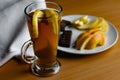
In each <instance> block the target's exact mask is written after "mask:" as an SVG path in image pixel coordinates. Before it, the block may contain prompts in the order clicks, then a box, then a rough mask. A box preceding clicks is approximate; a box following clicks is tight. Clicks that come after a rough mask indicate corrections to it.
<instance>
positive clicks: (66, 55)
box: [57, 50, 106, 58]
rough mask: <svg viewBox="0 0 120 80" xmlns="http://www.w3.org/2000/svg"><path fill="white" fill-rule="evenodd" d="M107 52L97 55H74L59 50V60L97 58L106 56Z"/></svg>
mask: <svg viewBox="0 0 120 80" xmlns="http://www.w3.org/2000/svg"><path fill="white" fill-rule="evenodd" d="M104 53H105V52H102V53H100V54H99V53H97V54H87V55H84V54H72V53H67V52H63V51H59V50H58V54H57V57H58V58H88V57H95V56H96V57H97V56H104V55H106V54H104Z"/></svg>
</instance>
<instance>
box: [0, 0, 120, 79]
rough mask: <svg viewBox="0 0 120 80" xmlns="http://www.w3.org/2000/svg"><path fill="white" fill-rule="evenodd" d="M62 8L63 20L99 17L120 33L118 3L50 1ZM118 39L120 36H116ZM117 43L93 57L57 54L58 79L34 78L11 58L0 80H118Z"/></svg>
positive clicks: (119, 57) (119, 52)
mask: <svg viewBox="0 0 120 80" xmlns="http://www.w3.org/2000/svg"><path fill="white" fill-rule="evenodd" d="M49 1H54V2H57V3H59V4H61V5H62V7H63V16H64V15H71V14H88V15H94V16H101V17H104V18H105V19H107V20H109V21H110V22H112V23H113V24H114V25H115V26H116V28H117V29H118V32H119V31H120V0H49ZM119 35H120V34H119ZM119 46H120V40H118V42H117V43H116V44H115V45H114V46H113V47H112V48H110V49H109V50H106V51H104V52H101V53H99V54H94V55H86V56H81V55H72V54H67V53H59V55H58V59H59V61H60V62H61V64H62V67H61V70H60V72H59V73H58V74H57V75H54V76H51V77H37V76H34V75H33V74H32V73H31V71H30V69H29V68H30V67H29V65H28V64H26V63H24V62H22V61H21V60H18V59H16V58H13V59H12V60H10V61H9V62H8V63H6V64H5V65H4V66H3V67H1V68H0V80H120V47H119Z"/></svg>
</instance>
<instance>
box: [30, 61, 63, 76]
mask: <svg viewBox="0 0 120 80" xmlns="http://www.w3.org/2000/svg"><path fill="white" fill-rule="evenodd" d="M60 67H61V64H60V62H59V61H56V63H55V64H53V65H52V66H50V67H46V68H44V67H41V66H38V65H37V64H35V63H33V64H32V66H31V69H32V72H33V74H35V75H37V76H42V77H45V76H52V75H54V74H57V73H58V72H59V70H60Z"/></svg>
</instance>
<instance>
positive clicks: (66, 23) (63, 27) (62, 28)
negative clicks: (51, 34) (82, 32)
mask: <svg viewBox="0 0 120 80" xmlns="http://www.w3.org/2000/svg"><path fill="white" fill-rule="evenodd" d="M66 26H71V22H70V21H67V20H62V21H61V23H60V31H64V30H65V27H66Z"/></svg>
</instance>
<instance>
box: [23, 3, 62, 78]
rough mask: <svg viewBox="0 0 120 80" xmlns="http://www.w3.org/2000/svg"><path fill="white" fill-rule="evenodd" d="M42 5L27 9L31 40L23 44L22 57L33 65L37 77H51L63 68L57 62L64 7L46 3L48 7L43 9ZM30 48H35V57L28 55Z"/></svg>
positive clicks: (30, 6)
mask: <svg viewBox="0 0 120 80" xmlns="http://www.w3.org/2000/svg"><path fill="white" fill-rule="evenodd" d="M41 3H42V2H36V3H32V4H30V5H28V6H27V7H26V8H25V14H26V21H27V24H28V30H29V33H30V37H31V40H29V41H27V42H25V43H24V44H23V46H22V49H21V53H22V54H21V55H22V59H23V60H24V61H25V62H26V63H29V64H31V69H32V72H33V73H34V74H35V75H37V76H51V75H53V74H56V73H58V72H59V70H60V66H61V64H60V62H59V61H58V60H57V46H58V39H59V29H60V27H59V25H60V20H61V12H62V7H61V6H60V5H59V4H57V3H54V2H45V4H46V7H44V8H43V7H42V8H41V7H39V6H40V4H41ZM30 47H33V51H34V56H28V55H26V54H27V51H28V49H29V48H30Z"/></svg>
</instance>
